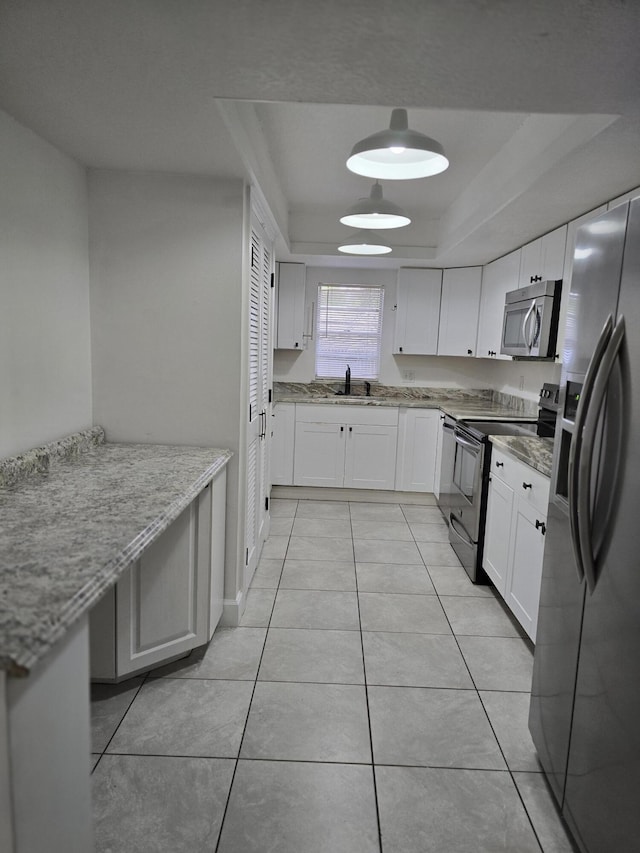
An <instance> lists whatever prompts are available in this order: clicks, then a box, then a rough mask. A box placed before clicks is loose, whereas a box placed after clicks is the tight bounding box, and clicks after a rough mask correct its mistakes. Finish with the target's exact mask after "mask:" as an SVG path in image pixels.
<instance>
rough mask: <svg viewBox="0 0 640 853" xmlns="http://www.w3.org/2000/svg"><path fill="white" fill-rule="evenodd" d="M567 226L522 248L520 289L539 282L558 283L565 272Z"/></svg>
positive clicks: (562, 226)
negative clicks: (549, 281)
mask: <svg viewBox="0 0 640 853" xmlns="http://www.w3.org/2000/svg"><path fill="white" fill-rule="evenodd" d="M566 242H567V226H566V225H561V226H560V228H556V229H555V231H550V232H549V233H548V234H544V235H543V236H542V237H538V239H537V240H533V241H532V242H531V243H527V245H526V246H523V247H522V255H521V259H520V276H519V284H518V286H519V287H529V285H530V284H535V282H537V281H547V280H549V279H551V280H554V281H557V280H558V279H561V278H562V275H563V272H564V255H565V246H566Z"/></svg>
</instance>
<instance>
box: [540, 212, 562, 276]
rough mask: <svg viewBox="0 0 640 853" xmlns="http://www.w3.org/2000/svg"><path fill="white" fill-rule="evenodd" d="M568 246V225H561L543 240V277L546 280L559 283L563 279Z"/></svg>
mask: <svg viewBox="0 0 640 853" xmlns="http://www.w3.org/2000/svg"><path fill="white" fill-rule="evenodd" d="M566 246H567V226H566V225H561V226H560V228H556V230H555V231H550V232H549V233H548V234H545V235H544V237H543V238H542V275H543V276H544V278H545V279H547V280H551V281H558V280H559V279H561V278H562V277H563V275H564V255H565V250H566Z"/></svg>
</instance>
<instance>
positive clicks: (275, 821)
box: [92, 499, 573, 853]
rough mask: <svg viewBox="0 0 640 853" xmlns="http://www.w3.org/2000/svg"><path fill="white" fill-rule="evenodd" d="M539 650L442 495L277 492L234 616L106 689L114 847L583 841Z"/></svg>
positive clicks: (390, 847) (432, 847)
mask: <svg viewBox="0 0 640 853" xmlns="http://www.w3.org/2000/svg"><path fill="white" fill-rule="evenodd" d="M531 667H532V654H531V650H530V647H529V645H528V644H527V642H526V641H525V640H523V639H522V637H521V634H520V632H519V629H518V628H517V626H516V625H515V623H514V622H513V620H512V618H511V617H510V615H509V614H508V613H507V612H506V610H505V608H504V607H503V606H502V604H501V602H500V601H499V600H498V598H497V597H496V596H495V595H494V593H493V590H492V588H490V587H481V586H474V585H473V584H471V582H470V581H469V579H468V578H467V575H466V573H465V572H464V570H463V569H462V568H461V567H460V565H459V563H458V561H457V558H456V557H455V554H454V552H453V551H452V549H451V548H450V546H449V545H448V542H447V537H446V527H445V525H444V523H443V522H442V520H441V517H440V514H439V511H438V510H437V508H435V507H433V506H414V505H411V506H408V505H407V506H405V505H401V504H397V503H396V504H391V503H390V504H380V503H364V502H347V501H317V500H299V501H297V500H284V499H280V500H278V499H274V500H273V501H272V528H271V536H270V537H269V539H268V541H267V542H266V543H265V548H264V551H263V556H262V559H261V562H260V565H259V566H258V568H257V570H256V573H255V575H254V579H253V583H252V587H251V590H250V592H249V596H248V601H247V607H246V611H245V615H244V618H243V621H242V625H241V626H240V627H238V628H222V629H219V630H218V631H216V634H215V635H214V638H213V640H212V642H211V644H210V645H209V647H208V648H206V649H200V650H196V651H194V652H193V653H192V654H191V655H189V657H187V658H185V659H183V660H181V661H178V662H176V663H174V664H171V665H169V666H167V667H164V668H163V669H161V670H154V671H153V672H151V673H149V674H148V675H147V676H145V677H139V678H134V679H131V680H130V681H128V682H125V683H124V684H121V685H118V686H115V687H113V686H106V685H95V686H94V688H93V701H92V713H93V750H94V753H95V760H96V766H95V771H94V774H93V797H94V813H95V835H96V850H97V851H101V853H107V851H108V853H128V851H135V853H144V851H167V853H183V851H184V853H205V851H206V853H214V851H218V853H262V851H265V853H266V851H278V853H320V851H322V853H325V851H326V852H327V853H329V851H330V853H361V851H362V853H381V851H382V853H413V851H415V853H431V851H434V853H435V851H437V853H529V851H537V853H540V851H543V853H570V851H572V850H573V847H572V845H571V843H570V841H569V840H568V837H567V835H566V832H565V829H564V827H563V824H562V822H561V821H560V819H559V818H558V815H557V812H556V809H555V806H554V803H553V800H552V797H551V794H550V793H549V790H548V788H547V785H546V782H545V780H544V776H543V775H542V773H541V772H540V766H539V765H538V763H537V759H536V756H535V751H534V748H533V744H532V742H531V738H530V736H529V733H528V730H527V711H528V698H529V697H528V690H529V684H530V680H531Z"/></svg>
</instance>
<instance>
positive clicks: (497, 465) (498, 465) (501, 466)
mask: <svg viewBox="0 0 640 853" xmlns="http://www.w3.org/2000/svg"><path fill="white" fill-rule="evenodd" d="M496 468H504V462H496Z"/></svg>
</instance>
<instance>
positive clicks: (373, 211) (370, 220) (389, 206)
mask: <svg viewBox="0 0 640 853" xmlns="http://www.w3.org/2000/svg"><path fill="white" fill-rule="evenodd" d="M340 222H342V224H343V225H350V226H351V227H353V228H402V227H403V226H404V225H409V223H410V222H411V220H410V219H409V217H408V216H407V215H406V214H405V213H404V211H403V210H402V209H401V208H400V207H398V205H397V204H394V203H393V202H392V201H387V199H386V198H383V196H382V186H381V185H380V184H379V183H378V181H376V182H375V184H374V185H373V186H372V187H371V194H370V195H369V197H368V198H359V199H358V201H357V202H356V203H355V204H354V205H352V206H351V207H350V208H349V210H348V211H347V212H346V213H345V215H344V216H341V217H340Z"/></svg>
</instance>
